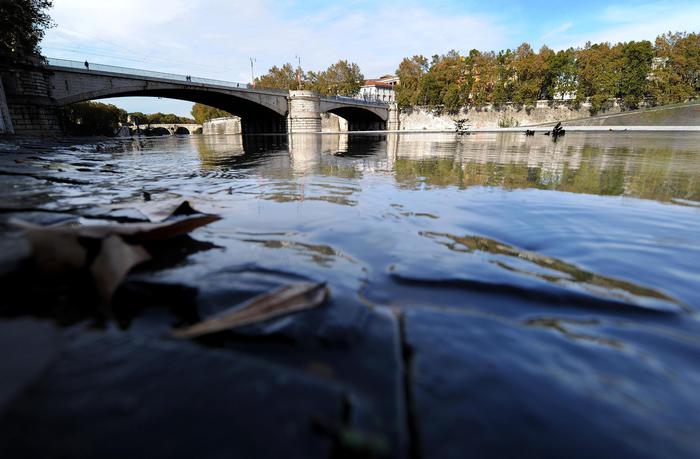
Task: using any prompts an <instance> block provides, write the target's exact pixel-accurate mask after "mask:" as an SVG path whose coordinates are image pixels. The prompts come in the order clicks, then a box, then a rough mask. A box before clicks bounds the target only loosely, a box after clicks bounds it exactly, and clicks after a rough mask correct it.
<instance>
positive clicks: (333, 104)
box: [320, 98, 389, 131]
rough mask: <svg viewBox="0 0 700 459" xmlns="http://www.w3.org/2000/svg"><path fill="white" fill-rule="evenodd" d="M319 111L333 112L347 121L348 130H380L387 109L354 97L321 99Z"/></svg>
mask: <svg viewBox="0 0 700 459" xmlns="http://www.w3.org/2000/svg"><path fill="white" fill-rule="evenodd" d="M320 111H321V113H333V114H335V115H338V116H339V117H341V118H344V119H345V120H347V122H348V130H350V131H380V130H384V129H386V123H387V120H388V118H389V110H388V108H387V107H386V106H382V105H377V106H373V105H367V104H365V103H363V101H360V100H356V99H351V98H347V99H321V104H320Z"/></svg>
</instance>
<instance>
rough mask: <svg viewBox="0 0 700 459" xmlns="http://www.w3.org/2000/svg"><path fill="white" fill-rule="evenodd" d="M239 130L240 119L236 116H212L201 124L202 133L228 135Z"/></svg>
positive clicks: (238, 132) (239, 131) (240, 130)
mask: <svg viewBox="0 0 700 459" xmlns="http://www.w3.org/2000/svg"><path fill="white" fill-rule="evenodd" d="M241 132H242V129H241V119H240V118H239V117H237V116H231V117H227V118H214V119H212V120H209V121H205V122H204V124H202V134H204V135H212V134H216V135H229V134H240V133H241Z"/></svg>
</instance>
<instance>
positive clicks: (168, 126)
mask: <svg viewBox="0 0 700 459" xmlns="http://www.w3.org/2000/svg"><path fill="white" fill-rule="evenodd" d="M125 127H128V128H129V129H130V130H132V131H135V130H137V129H138V130H140V131H141V132H144V131H147V130H149V129H150V130H152V131H153V130H158V131H161V132H165V131H168V134H171V135H187V134H196V133H201V132H202V125H201V124H193V123H158V124H146V123H144V124H139V125H136V124H134V125H132V126H125Z"/></svg>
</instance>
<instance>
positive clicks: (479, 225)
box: [0, 133, 700, 458]
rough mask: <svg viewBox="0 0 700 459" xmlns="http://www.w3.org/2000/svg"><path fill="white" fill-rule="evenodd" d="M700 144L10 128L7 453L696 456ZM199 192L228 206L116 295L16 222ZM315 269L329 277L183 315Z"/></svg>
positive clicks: (3, 219) (165, 246)
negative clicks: (201, 328)
mask: <svg viewBox="0 0 700 459" xmlns="http://www.w3.org/2000/svg"><path fill="white" fill-rule="evenodd" d="M698 140H700V138H698V136H697V135H695V134H683V135H682V136H681V135H678V134H664V133H637V134H633V135H632V134H606V135H604V134H572V135H569V134H567V136H566V137H564V138H562V139H559V140H558V141H557V142H556V143H554V142H552V141H551V139H548V138H547V139H545V138H544V137H537V136H536V137H534V138H532V137H530V138H526V137H524V136H517V135H510V134H508V135H505V134H504V135H497V134H478V135H473V136H462V137H456V136H444V135H441V136H432V135H401V136H397V135H389V136H367V135H358V136H292V137H286V136H285V137H280V136H257V137H240V136H191V137H177V136H174V137H169V138H160V139H135V140H124V141H122V140H120V141H103V142H100V143H98V144H95V143H94V142H93V143H92V144H89V143H79V142H76V141H74V140H62V141H54V142H53V143H52V144H47V143H44V144H42V143H40V142H37V141H20V142H18V144H17V145H15V144H9V143H0V193H1V194H2V197H3V199H2V203H1V204H0V235H1V239H0V250H1V252H0V253H1V256H0V289H2V291H3V295H4V296H3V301H2V302H1V303H0V316H1V317H2V318H1V319H0V320H1V322H0V345H1V347H2V348H3V349H5V353H6V357H4V358H3V359H2V363H1V364H0V375H1V376H2V377H0V432H2V433H1V434H0V456H2V457H125V456H139V457H140V456H148V457H192V456H202V457H231V456H232V455H233V456H237V457H330V458H341V457H377V458H381V457H397V458H402V457H405V458H419V457H424V458H432V457H435V458H447V457H465V456H467V455H470V456H474V457H508V456H514V455H516V456H518V457H562V456H567V457H591V456H610V455H614V456H616V457H666V456H667V457H679V458H685V457H688V458H690V457H697V455H698V453H699V452H700V441H699V440H698V438H700V437H698V435H696V433H697V432H698V431H700V416H698V414H697V413H698V412H700V406H699V405H700V402H699V401H700V398H698V397H697V390H696V388H697V387H698V386H699V385H700V365H699V364H698V362H700V359H698V357H700V340H699V339H698V336H700V335H699V332H700V326H699V324H698V319H697V307H698V305H699V304H700V294H699V293H698V290H697V285H698V284H700V265H698V262H697V260H698V259H700V244H699V243H698V241H699V239H698V234H700V188H699V187H698V186H699V184H700V163H698V161H697V157H698V156H697V155H698V154H700V150H698V147H697V146H698V145H699V144H700V143H699V142H698ZM183 200H187V201H188V202H189V203H190V204H191V205H192V207H194V208H195V209H196V210H197V211H199V212H204V213H210V214H216V215H218V216H220V217H221V219H220V220H219V221H216V222H212V223H211V224H209V225H206V226H203V227H200V228H197V229H194V230H193V231H191V232H188V234H179V235H177V236H174V237H168V238H163V239H162V240H160V239H159V240H154V241H150V242H149V243H148V244H147V245H146V248H147V251H148V254H149V256H150V257H151V258H150V260H148V261H146V262H144V263H141V264H139V265H137V266H136V267H134V268H132V269H131V270H130V272H129V274H128V275H127V276H126V278H125V279H124V280H123V282H121V285H120V286H119V288H118V289H117V290H116V293H115V294H114V296H113V297H112V299H111V301H110V302H109V303H108V304H104V302H103V301H101V300H100V297H99V295H98V289H97V287H96V286H95V284H94V276H93V277H91V272H89V271H88V270H85V269H81V270H76V271H71V272H70V273H67V274H66V273H62V274H56V273H53V274H47V273H44V272H39V270H38V268H37V265H36V263H35V261H33V259H32V251H31V246H30V245H29V244H28V242H27V239H26V237H25V235H24V233H23V232H22V231H20V230H19V229H17V227H16V225H15V223H13V220H14V219H21V220H24V221H27V222H31V223H34V224H37V225H42V226H48V225H74V226H75V225H94V224H119V223H144V222H148V221H149V218H151V219H153V218H160V217H163V218H164V215H163V212H162V209H160V210H159V206H161V207H163V206H165V207H167V205H169V203H172V202H176V203H179V202H182V201H183ZM158 216H160V217H158ZM174 218H175V219H176V220H177V218H187V216H179V217H174ZM165 221H166V222H168V221H170V220H167V219H166V220H165ZM81 243H82V244H84V247H85V248H86V253H87V255H86V257H87V258H88V259H90V260H93V259H94V258H95V257H96V256H97V253H98V250H99V249H100V246H99V242H98V243H95V241H92V242H91V241H82V242H81ZM298 282H318V283H325V284H326V285H327V286H328V288H329V290H330V292H331V293H330V297H329V299H328V300H326V301H325V303H324V304H323V305H322V306H320V307H318V308H313V309H309V310H306V311H302V312H297V313H294V314H289V315H283V316H279V317H275V318H273V319H269V320H265V321H260V322H258V323H253V324H249V325H244V326H239V327H235V328H232V329H228V330H224V331H221V332H217V333H213V334H210V335H207V336H203V337H199V338H193V339H177V338H174V337H173V336H172V334H171V329H172V328H173V327H182V326H187V325H191V324H193V323H196V322H197V321H199V320H202V319H204V318H207V317H210V316H212V315H214V314H217V313H221V312H222V311H224V310H227V309H228V308H231V307H233V306H236V305H238V304H241V303H243V302H246V301H249V300H251V299H252V298H255V297H257V296H258V295H261V294H265V293H268V292H270V291H272V290H274V289H276V288H279V287H280V286H284V285H292V284H295V283H298Z"/></svg>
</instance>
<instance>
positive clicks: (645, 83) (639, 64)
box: [618, 40, 654, 108]
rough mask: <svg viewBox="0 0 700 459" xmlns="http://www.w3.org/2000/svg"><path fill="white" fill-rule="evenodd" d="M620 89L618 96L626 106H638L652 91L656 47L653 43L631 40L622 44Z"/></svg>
mask: <svg viewBox="0 0 700 459" xmlns="http://www.w3.org/2000/svg"><path fill="white" fill-rule="evenodd" d="M618 46H620V48H621V49H620V59H621V72H620V86H619V87H620V91H619V93H618V97H620V98H621V99H622V103H623V105H624V106H625V107H626V108H637V107H638V106H639V103H640V102H642V101H643V100H644V99H645V98H646V97H647V96H648V95H649V94H650V93H651V85H650V83H649V78H648V77H649V74H650V73H651V62H652V58H653V57H654V49H653V48H652V46H651V43H650V42H649V41H647V40H644V41H630V42H628V43H622V44H620V45H618Z"/></svg>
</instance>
